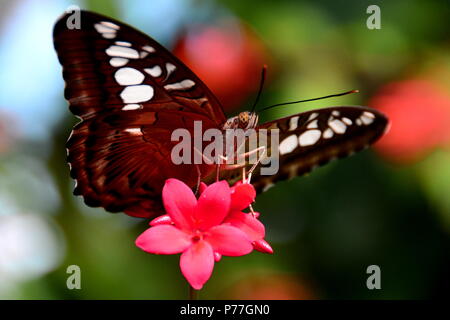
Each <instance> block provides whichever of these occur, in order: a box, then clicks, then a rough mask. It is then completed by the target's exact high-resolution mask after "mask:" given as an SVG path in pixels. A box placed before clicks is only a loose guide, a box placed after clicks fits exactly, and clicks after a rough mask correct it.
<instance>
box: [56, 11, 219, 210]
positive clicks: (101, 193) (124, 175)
mask: <svg viewBox="0 0 450 320" xmlns="http://www.w3.org/2000/svg"><path fill="white" fill-rule="evenodd" d="M69 16H70V15H69V14H66V15H64V16H63V17H61V18H60V19H59V20H58V22H57V23H56V25H55V27H54V33H53V36H54V45H55V49H56V51H57V53H58V58H59V60H60V63H61V64H62V66H63V76H64V79H65V81H66V89H65V97H66V99H67V100H68V101H69V105H70V110H71V111H72V112H73V113H74V114H75V115H77V116H79V117H80V118H81V119H82V121H81V122H80V123H79V124H78V125H77V126H76V127H75V128H74V130H73V132H72V134H71V137H70V138H69V140H68V143H67V149H68V161H69V163H70V165H71V176H72V177H73V178H74V179H76V181H77V186H76V188H75V191H74V192H75V194H79V195H83V196H84V199H85V202H86V203H87V204H89V205H91V206H102V207H104V208H106V209H107V210H109V211H113V212H117V211H125V212H126V213H128V214H131V215H137V216H151V215H154V214H155V212H156V211H157V210H158V208H159V207H160V203H161V201H160V195H161V188H162V186H163V184H164V181H165V179H167V178H169V177H174V178H179V179H181V180H183V181H186V182H187V183H188V184H194V183H195V181H196V170H195V168H191V166H189V165H181V166H175V165H174V164H173V163H172V162H171V160H170V150H171V149H172V147H173V143H172V142H171V141H170V140H171V139H170V137H171V133H172V131H173V130H175V129H177V128H188V129H190V130H192V125H193V122H194V121H196V120H201V121H202V124H203V127H204V128H205V129H207V128H210V127H214V128H218V127H220V125H221V124H222V123H223V122H224V121H225V116H224V113H223V111H222V108H221V106H220V105H219V103H218V101H217V99H216V98H215V97H214V95H213V94H212V93H211V92H210V91H209V90H208V88H207V87H206V86H205V85H204V84H203V83H202V82H201V81H200V79H198V77H197V76H195V74H194V73H193V72H191V71H190V70H189V69H188V68H187V67H186V66H185V65H184V64H183V63H181V62H180V61H179V60H178V59H177V58H175V57H174V56H173V55H172V54H171V53H170V52H169V51H167V50H166V49H165V48H164V47H162V46H161V45H160V44H158V43H157V42H156V41H154V40H153V39H151V38H150V37H148V36H147V35H145V34H143V33H141V32H140V31H137V30H136V29H134V28H132V27H130V26H127V25H125V24H123V23H121V22H119V21H116V20H113V19H110V18H107V17H104V16H101V15H98V14H95V13H91V12H86V11H81V16H80V21H81V28H80V29H69V28H68V27H67V25H68V24H67V19H68V17H69ZM207 170H208V168H203V171H207Z"/></svg>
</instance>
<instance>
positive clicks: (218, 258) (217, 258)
mask: <svg viewBox="0 0 450 320" xmlns="http://www.w3.org/2000/svg"><path fill="white" fill-rule="evenodd" d="M220 259H222V255H221V254H220V253H218V252H214V261H215V262H219V261H220Z"/></svg>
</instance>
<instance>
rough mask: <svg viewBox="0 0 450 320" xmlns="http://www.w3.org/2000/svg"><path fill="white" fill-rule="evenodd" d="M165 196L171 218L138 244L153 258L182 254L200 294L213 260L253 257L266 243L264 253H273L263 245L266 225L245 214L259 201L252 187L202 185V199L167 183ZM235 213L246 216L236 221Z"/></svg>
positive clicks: (183, 186)
mask: <svg viewBox="0 0 450 320" xmlns="http://www.w3.org/2000/svg"><path fill="white" fill-rule="evenodd" d="M162 196H163V202H164V207H165V209H166V211H167V215H164V216H161V217H158V218H156V219H154V220H153V221H151V222H150V225H151V226H152V227H151V228H149V229H147V230H146V231H145V232H144V233H142V234H141V235H140V236H139V237H138V238H137V239H136V245H137V246H138V247H139V248H141V249H142V250H144V251H146V252H149V253H155V254H177V253H182V254H181V258H180V268H181V272H182V273H183V275H184V277H185V278H186V280H187V281H188V282H189V284H190V285H191V286H192V287H193V288H194V289H197V290H200V289H201V288H202V287H203V285H204V284H205V283H206V281H208V279H209V278H210V276H211V274H212V271H213V268H214V261H219V260H220V258H221V256H222V255H225V256H241V255H245V254H249V253H250V252H251V251H252V250H253V247H252V244H254V245H255V246H256V247H257V248H258V250H260V246H261V245H260V244H259V243H264V244H266V245H267V246H266V250H265V252H268V253H272V249H271V248H270V246H269V245H268V244H267V242H265V241H264V240H263V238H264V234H265V231H264V226H263V225H262V223H261V222H259V221H258V220H257V219H256V218H254V217H253V216H252V215H251V214H246V213H243V212H240V210H242V209H245V208H247V207H248V206H249V205H250V203H251V202H253V200H254V198H255V196H256V193H255V190H254V189H253V187H252V186H250V185H238V186H236V187H233V188H230V187H229V185H228V183H227V182H226V181H219V182H216V183H213V184H211V185H210V186H206V185H204V184H203V185H202V188H201V195H200V197H199V199H198V200H197V199H196V198H195V195H194V193H193V192H192V190H191V189H190V188H189V187H188V186H187V185H186V184H184V183H183V182H181V181H179V180H176V179H168V180H167V181H166V184H165V185H164V188H163V193H162ZM236 212H240V213H241V214H243V215H245V217H244V216H236ZM255 243H258V244H257V245H256V244H255ZM263 248H264V247H263ZM260 251H264V250H260Z"/></svg>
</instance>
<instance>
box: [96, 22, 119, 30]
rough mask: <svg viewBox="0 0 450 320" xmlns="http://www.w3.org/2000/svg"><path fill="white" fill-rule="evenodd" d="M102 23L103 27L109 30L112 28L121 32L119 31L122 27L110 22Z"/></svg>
mask: <svg viewBox="0 0 450 320" xmlns="http://www.w3.org/2000/svg"><path fill="white" fill-rule="evenodd" d="M100 23H101V24H102V25H104V26H106V27H108V28H111V29H115V30H119V29H120V27H119V26H118V25H117V24H115V23H112V22H110V21H102V22H100Z"/></svg>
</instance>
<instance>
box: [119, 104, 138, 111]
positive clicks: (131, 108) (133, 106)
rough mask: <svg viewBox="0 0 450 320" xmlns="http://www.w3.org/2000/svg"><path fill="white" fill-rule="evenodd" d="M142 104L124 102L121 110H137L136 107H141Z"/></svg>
mask: <svg viewBox="0 0 450 320" xmlns="http://www.w3.org/2000/svg"><path fill="white" fill-rule="evenodd" d="M141 108H142V106H141V105H140V104H134V103H133V104H126V105H125V106H124V107H123V108H122V110H123V111H128V110H137V109H141Z"/></svg>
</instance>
